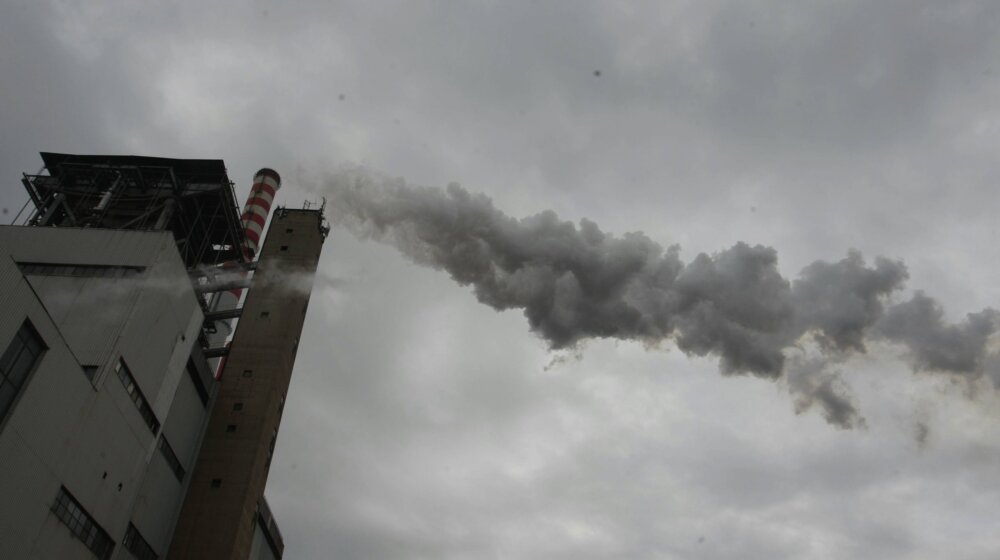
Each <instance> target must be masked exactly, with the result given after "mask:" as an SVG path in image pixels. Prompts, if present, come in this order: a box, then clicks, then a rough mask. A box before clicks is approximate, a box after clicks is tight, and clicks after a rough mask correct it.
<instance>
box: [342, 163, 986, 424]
mask: <svg viewBox="0 0 1000 560" xmlns="http://www.w3.org/2000/svg"><path fill="white" fill-rule="evenodd" d="M326 190H327V191H328V195H329V196H330V197H331V200H330V205H329V206H328V208H329V209H330V213H331V218H332V219H333V221H334V222H336V223H339V224H341V225H344V226H346V227H348V228H349V229H350V230H351V231H352V232H354V233H355V234H356V235H358V236H361V237H364V238H371V239H375V240H378V241H382V242H386V243H390V244H392V245H394V246H395V247H397V248H398V249H399V250H400V251H402V252H403V253H404V254H405V255H407V256H408V257H410V258H411V259H413V260H414V261H416V262H417V263H420V264H424V265H427V266H431V267H434V268H436V269H441V270H445V271H447V272H448V273H449V274H450V275H451V277H452V278H453V279H454V280H455V281H456V282H458V283H460V284H462V285H470V286H472V288H473V291H474V292H475V294H476V297H477V298H478V300H479V301H481V302H482V303H485V304H487V305H490V306H491V307H493V308H495V309H498V310H505V309H515V308H516V309H522V310H523V311H524V314H525V316H526V317H527V319H528V322H529V324H530V326H531V329H532V330H533V331H534V332H536V333H538V334H539V335H540V336H541V337H542V338H544V339H545V340H546V341H547V342H548V344H549V345H550V347H551V348H553V349H562V348H568V347H573V346H574V345H576V344H577V343H579V342H580V341H583V340H586V339H588V338H617V339H625V340H639V341H643V342H647V343H651V344H655V343H657V342H659V341H662V340H664V339H672V340H674V341H675V343H676V344H677V346H678V347H679V348H680V349H681V350H683V351H684V352H687V353H691V354H696V355H699V356H704V355H708V354H712V355H715V356H718V357H719V360H720V369H721V370H722V372H723V373H725V374H753V375H757V376H760V377H766V378H771V379H777V378H779V377H781V376H782V375H783V374H785V373H786V370H787V374H788V379H787V382H788V384H789V388H790V390H791V391H792V393H793V394H794V395H795V398H796V406H797V408H798V409H799V410H804V409H805V408H808V407H810V406H812V405H813V404H817V405H818V406H820V408H821V410H822V412H823V414H824V416H825V417H826V418H827V420H828V421H830V422H831V423H833V424H835V425H837V426H841V427H855V426H863V425H864V419H863V418H862V417H861V416H860V415H859V414H858V411H857V410H856V407H855V406H854V405H853V404H852V402H851V399H850V397H849V395H847V394H846V390H845V387H844V385H843V383H842V382H841V381H840V378H839V377H838V375H837V374H835V373H830V372H829V368H828V367H827V365H828V363H830V361H831V360H843V359H844V358H845V357H846V356H847V355H849V354H850V353H858V352H864V351H865V350H866V342H870V341H873V340H887V341H891V342H895V343H900V344H902V345H904V346H905V347H906V348H907V349H908V351H909V354H910V356H911V357H912V360H913V363H914V367H915V368H917V369H920V370H936V371H941V372H947V373H955V374H962V375H966V376H976V377H978V376H980V375H982V374H983V373H984V372H983V364H984V363H986V362H987V361H988V360H989V358H990V357H989V356H987V351H986V342H987V338H988V337H990V335H992V334H993V333H994V332H996V330H997V327H998V323H1000V321H998V319H1000V317H998V313H997V312H996V311H994V310H992V309H987V310H985V311H982V312H980V313H976V314H971V315H969V317H968V319H967V320H966V321H965V322H963V323H961V324H957V325H951V324H947V323H945V322H944V320H943V312H942V310H941V307H940V305H939V304H937V303H936V302H935V301H934V300H933V299H931V298H929V297H927V296H925V295H923V294H922V293H917V295H915V296H914V297H913V299H911V300H909V301H907V302H904V303H900V304H896V305H891V304H890V303H889V301H888V300H889V296H890V295H892V294H893V293H895V292H897V291H898V290H900V289H901V288H902V287H903V284H904V282H905V281H906V279H907V271H906V267H905V266H904V265H903V263H902V262H899V261H892V260H889V259H884V258H877V259H876V260H875V262H874V264H873V265H868V264H867V263H866V262H865V261H864V259H863V258H862V256H861V254H860V253H858V252H856V251H851V252H849V253H848V255H847V257H846V258H844V259H842V260H840V261H837V262H832V263H831V262H824V261H817V262H814V263H812V264H810V265H809V266H807V267H806V268H805V269H803V270H802V272H801V273H800V274H799V277H798V278H797V279H796V280H795V281H794V282H789V280H787V279H785V278H784V277H782V276H781V274H780V273H779V271H778V267H777V264H778V256H777V253H776V251H775V250H774V249H772V248H770V247H764V246H761V245H755V246H751V245H747V244H745V243H737V244H736V245H734V246H732V247H730V248H729V249H725V250H723V251H720V252H718V253H716V254H714V255H708V254H704V253H702V254H699V255H698V256H696V257H695V258H694V259H693V260H692V261H691V262H690V263H686V264H685V263H684V262H682V261H681V259H680V256H679V252H680V251H679V248H678V247H676V246H671V247H668V248H666V249H664V248H663V247H662V246H660V245H659V244H657V243H656V242H654V241H652V240H651V239H649V238H648V237H647V236H645V235H644V234H642V233H641V232H634V233H626V234H624V235H622V236H620V237H616V236H614V235H610V234H607V233H605V232H603V231H601V229H600V228H599V227H598V226H597V224H595V223H593V222H591V221H589V220H586V219H584V220H581V221H580V223H579V225H576V224H573V223H572V222H567V221H562V220H560V219H559V218H558V216H556V214H555V213H554V212H551V211H545V212H542V213H540V214H537V215H534V216H529V217H527V218H522V219H515V218H512V217H509V216H507V215H505V214H503V213H502V212H500V211H499V210H497V209H496V208H495V207H494V206H493V204H492V202H491V200H490V199H489V198H487V197H486V196H483V195H481V194H472V193H469V192H468V191H466V190H464V189H462V188H461V187H459V186H458V185H456V184H451V185H449V186H448V187H447V189H444V190H442V189H437V188H426V187H415V186H408V185H406V184H405V183H404V182H403V181H402V180H387V179H383V178H380V177H376V176H374V175H372V174H370V173H367V172H365V171H363V170H361V169H351V170H345V171H342V172H339V173H337V174H336V175H334V176H332V177H331V178H330V179H329V180H328V184H327V187H326ZM810 340H811V341H814V342H815V343H816V344H815V345H816V346H817V347H818V348H819V349H820V352H821V354H822V356H823V358H822V359H820V360H818V361H817V360H813V361H808V360H806V361H803V360H799V361H798V362H797V363H796V364H792V367H787V368H786V361H787V360H788V357H787V356H788V354H789V352H791V351H793V350H796V349H797V348H799V347H800V345H801V344H802V343H804V342H808V341H810Z"/></svg>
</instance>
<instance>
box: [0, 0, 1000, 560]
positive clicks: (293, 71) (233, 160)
mask: <svg viewBox="0 0 1000 560" xmlns="http://www.w3.org/2000/svg"><path fill="white" fill-rule="evenodd" d="M138 6H140V4H138V3H132V2H119V3H116V2H98V1H88V2H66V1H63V2H41V1H38V2H35V1H31V2H29V1H27V0H23V1H22V0H6V1H4V2H2V4H0V76H3V85H2V86H0V142H2V144H0V177H3V178H4V181H5V184H6V185H8V186H7V187H6V188H5V189H3V190H2V191H0V193H2V194H0V202H2V204H0V207H2V208H3V209H5V212H6V215H5V216H4V218H5V221H7V222H9V221H10V220H11V219H12V218H13V215H14V214H16V212H17V211H18V210H19V209H20V208H21V206H22V205H23V204H24V202H25V200H26V196H25V195H24V194H23V192H22V190H21V188H20V185H19V183H18V178H19V176H20V173H22V172H35V171H37V169H38V167H39V166H40V165H41V160H40V158H39V157H38V155H37V154H38V152H39V151H64V152H69V153H131V154H142V155H155V156H164V157H192V158H220V159H224V160H225V162H226V164H227V167H228V169H229V171H230V177H231V178H232V179H233V180H234V181H236V183H237V186H238V190H237V193H238V195H239V196H240V198H241V199H242V197H243V196H245V194H246V192H247V190H248V189H249V184H250V179H251V177H252V174H253V172H254V171H255V170H256V169H258V168H259V167H262V166H271V167H274V168H275V169H277V170H278V171H279V172H280V173H281V174H282V176H283V178H284V187H283V189H282V191H281V194H280V201H281V202H282V203H284V204H287V205H289V206H297V205H300V204H301V203H302V201H303V200H306V199H311V200H318V199H319V198H320V197H321V196H323V181H324V179H323V178H324V177H325V175H326V173H327V172H328V171H330V170H332V169H335V168H337V167H338V166H341V165H345V164H364V165H367V166H369V167H371V168H372V169H376V170H379V171H381V172H383V173H386V174H388V175H390V176H400V177H405V178H406V180H407V181H408V182H409V183H414V184H422V185H437V186H443V185H445V184H447V183H449V182H452V181H454V182H459V183H461V184H462V186H463V187H465V188H467V189H469V190H470V191H473V192H481V193H484V194H486V195H487V196H489V197H490V198H491V199H492V200H493V202H494V204H495V205H496V206H497V207H498V208H500V209H502V210H503V211H504V212H506V213H507V214H509V215H512V216H517V217H521V216H528V215H532V214H535V213H537V212H540V211H542V210H545V209H551V210H554V211H556V212H557V213H558V214H559V215H560V216H561V217H562V218H564V219H568V220H572V221H577V220H579V219H581V218H588V219H590V220H593V221H595V222H597V223H598V224H600V226H601V227H602V229H603V230H604V231H608V232H613V233H616V234H622V233H625V232H629V231H643V232H645V233H646V235H648V236H649V237H650V238H652V239H653V240H655V241H657V242H659V243H660V244H662V245H664V246H666V245H671V244H675V243H676V244H679V245H680V246H681V247H682V258H683V259H684V260H685V261H688V260H690V259H691V258H693V257H694V256H695V255H696V254H698V253H699V252H708V253H714V252H717V251H720V250H723V249H725V248H728V247H730V246H731V245H733V244H734V243H736V242H738V241H746V242H748V243H751V244H757V243H760V244H763V245H768V246H771V247H774V248H775V249H776V250H777V252H778V255H779V268H780V270H781V271H782V273H783V274H784V275H785V276H786V277H791V278H794V277H795V276H796V274H797V272H798V271H799V270H801V269H802V268H803V267H804V266H806V265H808V264H809V263H811V262H812V261H814V260H816V259H824V260H839V259H841V258H843V257H844V256H845V255H846V254H847V251H848V249H857V250H858V251H860V252H861V253H862V254H863V255H865V256H866V258H868V259H869V262H870V261H871V259H873V258H874V257H875V256H878V255H884V256H887V257H890V258H893V259H902V260H903V261H905V262H906V263H907V266H908V268H909V272H910V280H909V282H908V284H907V286H908V288H907V290H906V291H905V292H904V293H901V294H899V299H903V298H905V297H908V296H909V295H910V294H911V293H912V290H914V289H923V290H925V291H926V292H927V293H928V294H930V295H932V296H934V297H936V298H938V299H939V300H940V301H941V302H942V303H943V304H944V305H945V308H946V316H947V318H948V319H949V320H952V321H958V320H961V319H962V318H963V317H964V316H965V315H966V314H967V313H970V312H977V311H980V310H981V309H983V308H985V307H990V306H1000V303H998V302H1000V267H998V266H997V264H996V263H997V259H998V256H1000V245H998V242H1000V236H998V235H997V225H996V224H997V220H996V217H995V214H996V212H997V211H998V209H1000V195H998V194H997V192H998V191H997V185H998V183H1000V170H998V165H997V157H996V150H997V146H1000V105H998V103H997V101H996V100H997V99H1000V66H998V63H997V61H998V60H1000V32H998V30H1000V4H996V3H990V2H983V3H973V2H969V3H961V2H948V3H945V2H930V3H919V2H911V1H907V2H902V1H900V2H891V1H885V2H872V3H865V4H862V3H858V2H830V3H820V2H778V1H773V2H739V3H732V4H720V3H717V2H705V1H699V2H690V3H683V2H675V3H670V4H667V3H660V2H655V3H650V4H649V5H641V4H639V3H629V4H624V3H622V4H612V3H606V2H592V3H584V2H573V3H570V2H530V3H529V2H518V3H511V2H503V3H501V2H496V3H493V2H485V1H482V2H468V3H457V2H398V3H390V2H381V1H380V2H355V3H331V2H315V3H310V2H281V3H278V2H275V3H270V2H246V3H242V2H240V3H237V2H234V3H223V2H218V3H212V4H211V5H210V6H203V5H201V3H195V2H191V3H188V4H187V5H185V4H183V3H181V2H165V3H160V4H159V5H158V6H157V7H154V8H139V7H138ZM320 268H321V271H320V276H319V278H318V281H317V289H316V290H315V292H314V294H313V303H312V305H311V306H310V311H309V315H308V318H307V323H306V327H305V334H304V336H303V344H302V345H301V347H300V353H299V358H298V362H297V369H296V373H295V377H294V379H293V383H292V388H291V391H290V395H289V406H288V407H287V408H286V414H285V419H284V422H283V425H282V430H281V434H280V437H279V438H278V448H277V456H276V458H275V461H274V463H273V466H272V470H271V476H270V480H269V486H268V499H269V501H270V502H271V504H272V508H273V509H274V510H275V513H276V516H277V518H278V522H279V525H280V527H281V529H282V532H283V533H284V536H285V540H286V545H287V548H286V557H288V558H325V557H336V558H518V559H519V558H768V559H770V558H810V559H812V558H816V559H825V558H908V559H909V558H941V557H945V556H947V557H948V558H951V559H956V560H957V559H987V558H996V557H997V556H998V554H1000V443H998V442H1000V398H998V396H997V394H996V393H995V392H994V391H993V390H992V389H991V388H989V387H988V385H986V384H982V383H980V384H978V385H970V384H967V383H962V382H956V381H954V380H952V379H949V378H948V377H946V376H941V375H929V374H917V375H915V374H913V373H911V371H910V369H909V367H908V365H907V361H906V359H905V356H904V355H903V354H904V352H903V350H902V349H901V348H898V347H894V346H890V345H875V346H872V347H870V348H869V352H868V354H867V355H864V356H859V357H855V358H853V359H851V360H849V361H847V362H846V363H844V364H842V365H841V367H840V370H841V375H842V379H843V381H844V383H845V384H846V385H847V386H849V388H850V391H851V393H852V394H853V395H854V398H855V400H856V402H857V404H858V406H859V408H860V411H861V414H862V415H863V416H864V418H865V423H866V425H867V428H865V429H854V430H843V429H839V428H837V427H836V426H833V425H831V424H828V423H827V422H826V421H825V420H824V419H823V417H822V415H821V414H820V412H819V411H818V410H816V409H810V410H806V411H804V412H802V413H801V414H796V410H795V402H794V399H793V397H792V396H790V395H789V388H788V386H787V384H786V383H785V382H783V381H778V382H772V381H767V380H763V379H758V378H753V377H723V376H722V375H720V374H719V373H718V365H717V363H716V360H715V359H713V358H689V357H687V356H685V355H684V354H682V353H680V352H679V351H677V350H676V348H674V347H673V346H672V345H671V344H669V343H667V344H664V345H662V347H660V348H656V349H647V348H645V347H644V346H643V345H641V344H639V343H631V342H612V341H591V342H588V343H586V344H584V345H583V346H581V347H579V348H577V349H575V350H571V351H561V352H550V351H549V350H548V347H547V345H546V344H545V343H544V341H542V340H541V339H539V338H538V337H537V336H536V335H534V334H532V333H530V332H529V330H528V328H527V322H526V320H525V318H524V317H523V316H522V315H521V314H520V313H519V312H517V311H508V312H503V313H498V312H495V311H493V310H492V309H490V308H488V307H485V306H482V305H480V304H478V303H477V302H476V300H475V297H474V296H473V294H472V293H471V290H470V289H468V288H463V287H460V286H457V285H455V284H454V283H453V282H452V281H451V280H450V279H449V278H448V276H447V275H446V274H443V273H440V272H437V271H434V270H429V269H425V268H421V267H419V266H417V265H414V264H412V263H410V262H409V261H407V260H406V259H405V258H403V257H401V256H400V255H399V254H398V253H397V251H396V250H395V249H392V248H390V247H386V246H382V245H379V244H377V243H374V242H371V241H369V242H363V241H358V240H356V239H355V238H353V237H352V236H351V235H350V234H349V233H348V232H347V231H345V230H344V229H342V228H337V227H335V228H334V230H333V232H332V234H331V236H330V238H329V239H328V240H327V242H326V246H325V248H324V253H323V257H322V262H321V267H320Z"/></svg>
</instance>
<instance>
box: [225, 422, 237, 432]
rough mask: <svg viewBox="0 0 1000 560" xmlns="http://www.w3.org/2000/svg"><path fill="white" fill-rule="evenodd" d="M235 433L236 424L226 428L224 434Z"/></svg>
mask: <svg viewBox="0 0 1000 560" xmlns="http://www.w3.org/2000/svg"><path fill="white" fill-rule="evenodd" d="M235 431H236V424H230V425H228V426H226V433H230V434H231V433H233V432H235Z"/></svg>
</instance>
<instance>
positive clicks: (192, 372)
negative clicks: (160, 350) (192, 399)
mask: <svg viewBox="0 0 1000 560" xmlns="http://www.w3.org/2000/svg"><path fill="white" fill-rule="evenodd" d="M185 369H187V373H188V376H189V377H190V378H191V382H192V383H194V389H195V391H197V392H198V398H199V399H201V405H202V406H205V407H207V406H208V390H207V389H205V385H204V384H203V383H202V380H201V375H199V374H198V366H196V365H194V361H192V360H188V362H187V367H186V368H185Z"/></svg>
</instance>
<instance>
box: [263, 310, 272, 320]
mask: <svg viewBox="0 0 1000 560" xmlns="http://www.w3.org/2000/svg"><path fill="white" fill-rule="evenodd" d="M270 316H271V312H270V311H261V312H260V317H261V319H266V318H268V317H270Z"/></svg>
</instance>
